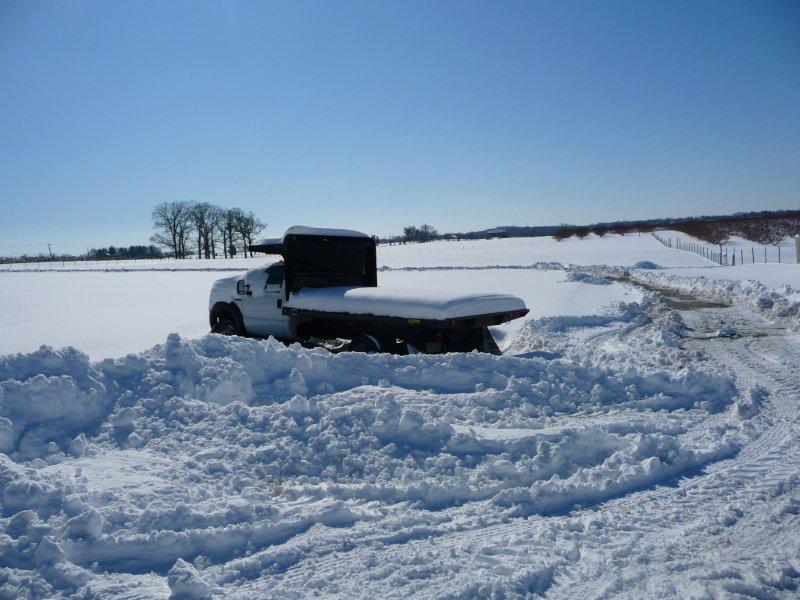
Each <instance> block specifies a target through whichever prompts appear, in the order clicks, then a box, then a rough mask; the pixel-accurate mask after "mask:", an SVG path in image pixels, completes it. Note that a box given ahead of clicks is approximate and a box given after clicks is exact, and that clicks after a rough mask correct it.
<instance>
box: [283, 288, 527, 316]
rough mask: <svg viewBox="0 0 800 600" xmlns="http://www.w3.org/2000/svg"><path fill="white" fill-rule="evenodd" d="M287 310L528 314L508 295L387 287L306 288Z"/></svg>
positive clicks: (373, 313)
mask: <svg viewBox="0 0 800 600" xmlns="http://www.w3.org/2000/svg"><path fill="white" fill-rule="evenodd" d="M284 309H285V312H286V313H290V314H298V313H301V312H306V311H313V312H318V313H335V314H339V315H353V316H356V315H358V316H376V317H396V318H402V319H420V320H429V321H438V322H442V321H448V320H453V319H458V320H461V319H464V318H471V317H478V316H485V315H500V314H505V313H515V314H516V313H519V312H520V311H524V313H527V309H526V307H525V303H524V302H523V301H522V300H521V299H519V298H517V297H516V296H511V295H509V294H489V293H487V294H466V295H465V294H455V293H450V292H443V291H431V290H415V289H401V288H385V287H327V288H303V289H301V290H298V291H297V292H294V293H293V294H292V295H291V297H290V298H289V300H288V301H287V302H286V303H285V304H284ZM524 313H523V314H524ZM512 318H516V317H512Z"/></svg>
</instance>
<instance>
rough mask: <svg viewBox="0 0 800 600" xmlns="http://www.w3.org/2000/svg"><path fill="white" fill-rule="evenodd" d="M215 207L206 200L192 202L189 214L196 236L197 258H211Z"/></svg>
mask: <svg viewBox="0 0 800 600" xmlns="http://www.w3.org/2000/svg"><path fill="white" fill-rule="evenodd" d="M215 211H216V207H215V206H214V205H212V204H209V203H208V202H192V203H191V204H190V205H189V215H190V217H191V220H192V224H193V226H194V233H195V235H196V236H197V258H203V257H205V258H211V256H212V254H213V253H214V252H213V250H212V244H213V237H214V223H213V221H214V213H215Z"/></svg>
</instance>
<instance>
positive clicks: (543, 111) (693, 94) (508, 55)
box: [0, 0, 800, 254]
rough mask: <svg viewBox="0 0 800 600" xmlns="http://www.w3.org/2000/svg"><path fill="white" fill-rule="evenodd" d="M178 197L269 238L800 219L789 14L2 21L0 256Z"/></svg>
mask: <svg viewBox="0 0 800 600" xmlns="http://www.w3.org/2000/svg"><path fill="white" fill-rule="evenodd" d="M177 199H197V200H206V201H210V202H216V203H219V204H222V205H236V206H241V207H244V208H247V209H252V210H254V211H256V212H257V213H258V214H259V215H260V216H261V217H262V218H263V219H264V220H265V221H267V222H269V224H270V228H269V231H268V233H269V234H272V235H277V234H279V233H281V232H282V231H283V229H285V228H286V227H287V226H289V225H291V224H294V223H303V224H311V225H320V226H341V227H351V228H359V229H363V230H365V231H368V232H372V233H379V234H388V233H395V232H399V231H400V230H401V227H402V225H404V224H408V223H421V222H429V223H431V224H433V225H435V226H437V227H438V228H439V229H440V230H445V231H458V230H467V229H477V228H483V227H488V226H495V225H503V224H520V225H540V224H557V223H560V222H574V223H587V222H593V221H598V220H610V219H619V218H643V217H657V216H670V215H675V216H678V215H690V214H699V213H725V212H733V211H741V210H759V209H773V208H799V207H800V4H798V3H797V2H788V3H781V2H727V1H726V2H638V1H637V2H613V1H612V2H546V3H542V2H532V1H528V2H430V1H425V2H407V1H403V2H393V3H389V2H360V3H350V2H314V3H306V2H280V3H268V2H180V1H171V2H148V1H137V2H84V1H78V0H75V1H70V2H38V1H37V2H30V1H19V2H17V1H14V0H6V1H5V2H3V3H0V208H2V213H1V214H0V254H8V253H9V252H10V251H12V250H13V251H19V250H20V249H22V250H24V249H27V248H22V246H23V245H27V244H36V245H41V244H43V243H46V242H48V241H50V242H53V243H56V244H71V245H73V246H66V245H65V246H57V249H63V250H69V249H80V248H85V247H86V246H98V245H107V244H120V243H124V244H130V243H139V242H144V241H146V240H147V238H148V237H149V235H150V233H151V227H150V221H149V213H150V210H151V208H152V206H153V205H155V204H157V203H158V202H161V201H164V200H177ZM12 246H15V248H11V247H12ZM37 247H38V246H37Z"/></svg>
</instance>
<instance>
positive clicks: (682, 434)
mask: <svg viewBox="0 0 800 600" xmlns="http://www.w3.org/2000/svg"><path fill="white" fill-rule="evenodd" d="M640 317H641V312H640V313H638V316H637V312H636V311H635V310H634V309H633V308H631V309H630V310H629V316H625V317H622V318H620V320H619V322H621V323H626V324H630V323H632V322H635V321H636V319H638V318H640ZM642 323H644V319H642ZM642 326H644V325H642ZM607 364H608V365H610V364H611V363H610V362H609V363H607ZM0 380H2V382H1V383H0V411H1V414H2V418H3V419H4V421H3V423H4V427H5V429H4V430H3V431H4V434H3V435H4V437H3V440H4V443H5V444H6V445H5V448H4V454H0V489H2V490H3V493H2V518H0V532H2V534H0V555H2V556H3V563H2V571H0V573H2V574H0V584H2V585H5V588H2V589H3V590H4V593H6V592H8V593H11V594H12V595H13V594H14V593H15V590H16V591H21V590H26V593H29V592H30V591H31V590H33V591H34V592H33V595H34V596H37V597H52V596H59V595H62V596H65V595H69V594H72V593H80V594H84V595H92V594H93V593H100V590H103V589H109V588H108V587H107V586H109V585H111V582H116V583H115V585H119V584H120V582H121V581H129V582H132V581H135V584H134V583H131V585H136V586H140V585H147V586H149V588H148V589H158V590H160V591H159V592H158V594H160V595H162V596H165V595H166V594H167V593H170V594H171V596H172V597H174V598H206V597H209V596H210V595H211V594H212V593H222V594H224V595H225V594H229V593H231V592H233V591H235V590H238V589H240V586H243V585H246V584H248V582H255V581H258V580H260V579H261V578H264V577H271V576H272V575H274V574H276V573H280V572H282V571H283V570H285V569H287V568H289V566H291V565H292V564H294V563H295V562H297V561H298V560H300V559H301V558H302V557H303V556H306V555H308V554H309V553H314V552H319V551H320V550H321V548H324V545H322V546H320V544H319V543H316V542H313V539H315V537H314V536H312V537H311V538H308V542H306V539H307V538H306V535H307V534H306V532H308V535H311V533H312V532H316V533H315V534H314V535H317V536H318V535H322V532H328V531H330V532H331V535H339V534H336V533H335V532H336V531H343V532H346V531H350V532H352V533H351V534H347V535H356V534H357V535H362V532H363V534H366V533H367V532H370V535H373V536H377V537H376V538H375V540H376V541H375V543H378V542H379V540H384V542H380V543H392V542H391V540H393V539H394V540H396V539H400V538H402V537H403V536H408V535H416V536H419V535H421V536H424V535H426V534H425V533H424V532H425V531H430V529H429V528H430V527H438V526H439V525H436V523H439V524H440V525H442V524H446V523H447V522H450V521H453V522H455V523H458V522H460V520H461V519H472V518H473V516H470V515H481V518H483V519H487V518H488V519H497V520H502V519H505V518H507V517H508V516H513V515H520V514H533V513H537V514H542V515H548V514H555V513H561V512H568V511H569V510H571V509H572V508H574V507H577V506H581V505H584V506H585V505H588V504H595V503H598V502H601V501H603V500H605V499H608V498H611V497H614V496H617V495H620V494H626V493H629V492H631V491H633V490H637V489H643V488H646V487H650V486H653V485H656V484H657V483H659V482H662V481H664V480H667V479H670V478H673V477H676V476H680V475H681V474H684V473H688V472H692V471H693V470H696V469H698V468H699V467H701V466H703V465H706V464H708V463H711V462H714V461H717V460H720V459H721V458H724V457H727V456H730V455H731V454H732V453H735V452H736V449H737V448H738V443H739V438H738V435H739V434H738V429H737V428H736V427H735V426H730V427H717V426H711V425H703V424H702V423H703V422H704V417H703V416H704V415H708V414H710V413H714V414H721V411H723V410H724V409H725V408H726V407H727V406H729V405H730V404H731V403H732V402H733V401H734V399H735V398H736V389H735V387H734V386H733V384H732V382H731V380H730V378H729V377H727V376H725V375H724V374H721V373H718V372H711V371H703V370H698V369H692V368H689V367H686V368H683V369H680V370H677V371H675V370H658V369H656V368H649V369H646V370H637V369H635V368H633V366H631V365H628V366H627V367H626V368H624V369H616V368H612V367H611V366H603V365H602V364H590V363H589V362H586V363H582V362H580V361H571V360H546V359H544V358H540V357H533V358H520V357H513V356H492V355H486V354H477V353H473V354H449V355H441V356H424V355H413V356H403V357H399V356H390V355H373V356H369V355H363V354H355V353H341V354H337V355H332V354H330V353H328V352H326V351H324V350H322V349H315V350H306V349H303V348H301V347H299V346H297V345H295V346H291V347H286V346H283V345H282V344H279V343H277V342H275V341H272V340H270V341H257V340H247V339H238V338H226V337H222V336H216V335H210V336H207V337H204V338H201V339H198V340H193V341H185V340H182V339H180V338H179V337H178V336H177V335H170V336H169V338H168V339H167V341H166V343H165V344H164V345H163V346H159V347H156V348H154V349H152V350H149V351H147V352H144V353H142V354H139V355H131V356H128V357H125V358H121V359H116V360H110V359H109V360H105V361H102V362H99V363H90V362H89V360H88V358H87V357H86V356H85V355H83V354H81V353H79V352H77V351H75V350H73V349H65V350H62V351H54V350H52V349H50V348H42V349H40V350H39V351H38V352H35V353H32V354H28V355H16V356H8V357H4V358H3V359H2V362H0ZM76 407H78V408H77V409H76ZM673 411H675V414H676V415H684V416H682V417H681V418H680V419H679V420H675V419H673V418H671V416H670V415H671V414H672V412H673ZM739 412H740V413H741V414H740V415H739V417H738V418H737V419H736V421H735V422H736V423H740V422H741V415H743V414H744V409H743V408H742V409H740V411H739ZM622 413H624V414H625V415H627V416H626V417H625V418H620V414H622ZM685 415H689V416H690V417H689V418H686V416H685ZM588 417H591V418H588ZM692 423H697V424H699V426H696V427H695V426H693V425H692ZM459 515H460V516H459ZM409 528H410V529H409ZM416 528H419V533H409V531H412V532H413V531H414V530H415V529H416ZM325 535H328V534H327V533H325ZM573 555H574V551H569V552H566V554H565V556H573ZM564 560H568V559H566V558H558V559H553V560H551V561H549V562H547V563H542V564H541V565H540V566H538V567H531V568H532V570H531V571H530V572H529V573H528V572H527V571H526V572H522V571H520V572H517V573H516V574H515V575H514V577H512V578H511V579H509V573H503V572H498V573H496V574H494V575H491V576H489V575H487V577H488V579H486V580H485V581H484V582H483V583H482V584H481V585H484V584H487V582H488V585H489V587H490V588H491V587H492V586H496V589H498V590H501V589H504V586H506V585H512V586H516V585H522V584H523V583H524V586H527V587H525V589H532V590H533V589H539V590H545V589H546V588H547V587H548V586H549V585H550V583H551V582H552V577H553V573H554V569H555V568H556V567H557V565H559V564H561V562H563V561H564ZM376 568H377V566H376ZM148 573H149V574H148ZM526 573H527V575H526ZM519 577H522V578H523V579H519ZM126 578H129V579H126ZM130 578H133V579H130ZM412 580H413V579H411V580H409V582H410V581H412ZM523 580H524V581H523ZM476 581H477V580H476V579H475V576H474V575H471V571H470V570H466V571H464V572H460V573H459V576H458V577H457V578H456V580H454V581H453V582H452V584H453V585H454V586H455V587H454V588H453V590H452V591H454V592H456V591H457V592H458V593H464V594H467V595H469V593H470V592H469V590H474V589H477V588H474V586H475V585H476ZM520 582H522V583H520ZM387 583H388V582H387ZM397 584H398V585H400V583H397ZM264 585H266V586H267V587H266V588H260V589H269V584H266V583H265V584H264ZM309 585H311V584H310V582H309ZM314 585H315V586H317V588H316V589H318V590H322V591H325V590H327V592H329V593H334V592H335V590H336V589H337V588H336V586H337V585H341V582H339V581H338V578H331V579H326V580H323V581H316V582H315V583H314ZM375 585H383V584H381V583H376V584H375ZM377 589H378V588H376V590H377ZM37 590H38V591H37ZM307 591H309V590H307ZM384 591H385V590H384ZM376 593H378V592H376ZM243 594H244V595H246V594H245V593H244V592H243ZM256 595H257V594H256ZM379 595H380V594H379Z"/></svg>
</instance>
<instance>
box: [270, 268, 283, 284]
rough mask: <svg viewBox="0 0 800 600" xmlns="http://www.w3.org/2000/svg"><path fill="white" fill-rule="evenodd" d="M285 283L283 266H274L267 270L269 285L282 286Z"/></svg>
mask: <svg viewBox="0 0 800 600" xmlns="http://www.w3.org/2000/svg"><path fill="white" fill-rule="evenodd" d="M282 283H283V265H273V266H271V267H270V268H269V269H267V285H281V284H282Z"/></svg>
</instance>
